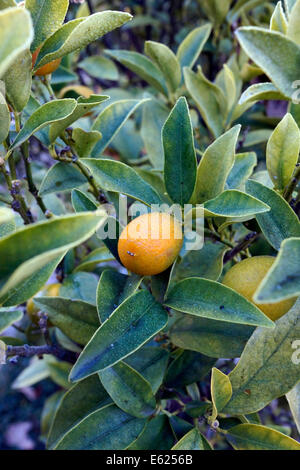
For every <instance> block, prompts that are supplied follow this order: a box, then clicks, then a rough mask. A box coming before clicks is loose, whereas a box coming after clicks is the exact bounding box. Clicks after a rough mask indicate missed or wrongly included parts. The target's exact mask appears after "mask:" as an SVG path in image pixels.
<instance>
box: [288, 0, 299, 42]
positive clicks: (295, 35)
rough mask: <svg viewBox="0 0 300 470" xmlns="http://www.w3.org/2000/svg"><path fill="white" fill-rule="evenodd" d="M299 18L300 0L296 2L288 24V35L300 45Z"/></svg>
mask: <svg viewBox="0 0 300 470" xmlns="http://www.w3.org/2000/svg"><path fill="white" fill-rule="evenodd" d="M299 19H300V2H299V0H298V1H297V0H296V1H295V2H294V5H293V8H292V9H291V12H290V15H289V22H288V26H287V37H288V38H290V39H291V40H292V41H294V42H296V43H297V44H298V45H300V33H299Z"/></svg>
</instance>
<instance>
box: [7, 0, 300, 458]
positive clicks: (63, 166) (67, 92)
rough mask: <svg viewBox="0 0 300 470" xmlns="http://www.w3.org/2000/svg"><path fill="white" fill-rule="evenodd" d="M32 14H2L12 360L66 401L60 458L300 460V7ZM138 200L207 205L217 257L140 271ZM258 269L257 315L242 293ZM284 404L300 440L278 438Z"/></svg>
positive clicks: (52, 421)
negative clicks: (128, 262) (136, 256)
mask: <svg viewBox="0 0 300 470" xmlns="http://www.w3.org/2000/svg"><path fill="white" fill-rule="evenodd" d="M23 3H25V4H22V5H18V4H17V3H16V2H15V1H13V0H11V1H9V0H5V1H1V0H0V43H1V46H0V332H1V336H0V358H1V363H5V361H6V362H8V361H9V360H10V358H11V356H20V357H22V356H25V357H31V358H32V359H31V361H30V364H29V366H27V367H26V368H24V370H23V371H22V373H21V374H20V375H19V376H18V377H17V379H16V380H15V382H14V383H13V385H12V386H13V388H15V389H18V388H22V387H25V386H29V385H34V384H36V383H37V382H39V381H41V380H43V379H45V378H50V379H51V380H52V381H53V382H54V383H55V384H56V385H57V392H56V393H55V394H54V395H52V396H51V397H49V398H48V399H47V401H46V402H45V406H44V411H43V415H42V421H41V430H42V438H43V440H44V442H45V444H46V447H47V448H48V449H68V450H70V449H130V450H146V449H155V450H168V449H174V450H208V449H220V448H221V449H222V448H227V449H228V448H230V449H247V450H248V449H252V450H259V449H280V450H300V444H299V442H298V441H297V439H298V440H299V435H297V431H296V430H297V428H298V430H299V426H300V422H299V409H300V394H299V381H300V363H299V362H300V360H299V356H300V355H299V348H300V301H299V300H297V297H298V296H299V295H300V221H299V217H300V167H299V163H298V161H299V150H300V130H299V125H300V111H299V109H300V108H299V106H300V105H299V104H298V98H299V93H298V88H299V86H300V82H299V80H300V35H299V31H300V0H295V1H291V0H286V1H278V3H276V2H263V1H255V2H253V0H248V1H247V0H246V1H245V0H243V1H241V0H239V1H230V0H226V1H225V0H213V1H198V2H197V1H193V2H187V3H189V5H188V6H186V5H185V6H181V7H178V8H179V9H181V10H180V11H178V9H177V7H172V3H176V2H165V3H170V10H169V11H168V15H169V16H168V15H166V14H160V13H161V11H160V10H161V3H160V2H159V1H157V2H140V3H143V4H145V5H146V6H147V9H146V8H145V9H144V10H143V9H142V10H141V8H140V7H137V6H136V4H135V3H136V2H130V4H132V11H131V12H132V13H133V15H131V14H130V13H129V12H128V11H121V9H120V10H118V5H119V2H114V4H115V5H114V9H112V10H110V9H108V8H107V9H105V8H104V7H103V4H105V3H108V2H100V1H99V2H97V1H95V2H89V3H93V5H92V7H93V11H90V10H89V6H88V4H87V3H85V2H84V3H81V4H80V5H79V4H75V3H70V5H69V1H68V0H64V1H62V0H60V1H57V0H49V1H47V2H43V1H40V0H26V1H25V2H23ZM46 3H47V5H46ZM109 3H111V2H109ZM112 3H113V2H112ZM182 3H185V2H182ZM117 4H118V5H117ZM148 4H149V5H148ZM150 4H151V5H150ZM154 4H155V5H154ZM266 4H267V5H266ZM104 6H105V5H104ZM155 7H156V10H155ZM153 8H154V9H153ZM178 18H180V21H181V22H182V23H181V29H180V28H179V30H177V29H176V28H178ZM180 21H179V23H180ZM168 22H169V23H168ZM166 24H167V25H170V24H172V25H173V28H175V29H174V30H173V33H174V34H171V33H170V28H166ZM176 25H177V26H176ZM164 28H166V35H165V37H164V35H160V34H159V32H160V30H163V29H164ZM16 31H17V34H16ZM162 38H163V39H162ZM32 54H33V55H34V60H32ZM53 61H55V62H53ZM51 64H52V65H51ZM53 64H54V65H53ZM42 67H43V69H42ZM44 67H45V68H44ZM41 70H43V71H44V73H41ZM49 72H50V73H49ZM51 72H52V74H51ZM274 100H276V101H274ZM274 103H277V107H278V106H279V109H280V113H277V114H276V113H275V114H274V113H273V114H272V112H271V111H270V109H271V107H272V105H274ZM278 103H279V104H278ZM125 196H126V197H127V199H126V201H127V204H128V207H131V206H132V205H133V204H135V203H137V202H138V203H140V204H141V205H142V207H143V208H144V210H146V211H147V210H149V209H150V207H151V205H153V204H163V203H165V204H168V205H172V204H173V203H176V204H177V205H179V207H180V210H181V211H184V210H185V208H186V205H187V204H188V205H189V206H188V208H189V209H188V210H189V216H190V219H191V221H192V224H191V226H190V232H191V230H192V228H193V227H194V226H195V224H196V221H197V220H198V219H199V218H201V217H202V218H204V227H203V247H202V248H201V249H196V250H195V249H194V250H192V251H191V250H190V249H189V248H188V242H189V235H190V232H187V233H186V232H185V237H186V238H185V240H184V242H183V247H182V249H181V252H180V254H179V256H178V258H177V259H176V260H175V262H174V264H173V265H172V266H171V267H170V268H169V269H167V270H166V271H165V272H163V273H160V274H158V275H155V276H141V275H136V274H134V273H131V272H128V271H127V270H126V269H125V267H124V266H122V265H121V263H120V259H119V255H118V249H117V244H118V238H119V236H120V233H121V231H122V229H123V226H124V221H123V219H122V214H121V209H120V206H119V200H121V201H122V200H124V197H125ZM107 204H109V208H108V205H107ZM112 207H113V208H114V210H112ZM132 217H134V214H132V215H131V218H132ZM111 226H113V227H114V231H115V232H114V236H110V237H108V238H105V237H103V236H102V235H103V233H105V231H107V230H108V228H109V227H111ZM109 233H110V235H111V231H110V232H109ZM257 255H269V256H273V257H274V259H275V262H274V263H273V264H272V268H271V269H270V270H269V271H268V272H267V274H266V276H265V277H264V279H263V281H262V282H261V283H260V285H258V288H257V290H256V292H255V294H254V297H253V298H251V299H250V300H249V299H246V298H245V297H244V296H243V295H242V294H241V293H238V292H236V291H235V290H233V289H231V288H229V287H227V286H225V285H223V284H222V279H223V276H224V274H225V273H226V272H227V271H228V269H229V268H230V267H231V266H233V265H235V264H236V263H239V262H240V261H241V260H242V259H244V258H247V257H251V256H257ZM153 263H155V257H154V259H153ZM53 282H56V283H59V284H60V286H59V293H58V295H56V296H51V295H48V294H47V292H46V291H45V290H43V288H44V286H45V284H47V283H53ZM245 282H247V280H246V279H245ZM32 298H33V300H32ZM291 299H293V301H292V302H291ZM29 300H30V302H28V301H29ZM281 301H289V302H291V304H293V307H292V308H291V309H290V310H289V311H288V312H287V313H286V314H285V315H283V316H282V317H281V318H280V319H279V320H277V321H276V322H273V321H272V320H270V318H268V316H267V315H265V314H264V313H263V305H264V304H268V305H270V304H271V305H274V306H275V305H276V303H278V302H281ZM26 302H27V303H26ZM254 302H256V303H258V304H259V305H261V309H260V308H259V307H258V306H257V305H255V303H254ZM289 305H290V304H289ZM274 308H275V307H274ZM15 323H18V325H21V327H20V331H21V332H23V333H19V334H18V337H17V338H15V337H14V338H12V337H9V336H8V335H7V334H6V330H7V328H8V327H10V326H11V325H13V324H15ZM297 348H298V352H297ZM37 357H39V359H38V358H37ZM4 367H5V366H4ZM297 384H298V385H297ZM285 395H286V396H287V401H284V400H285V398H284V397H285ZM278 398H281V402H283V401H284V403H285V406H286V407H288V406H289V407H290V410H291V413H292V414H291V416H293V418H292V417H291V419H294V421H295V425H294V426H292V427H291V429H292V436H291V435H288V434H289V433H288V432H287V430H286V428H282V427H280V426H276V423H274V422H271V421H270V422H267V423H264V424H262V423H261V421H260V412H263V410H264V409H265V408H266V407H268V405H269V404H270V403H271V401H272V400H275V399H278ZM290 434H291V433H290Z"/></svg>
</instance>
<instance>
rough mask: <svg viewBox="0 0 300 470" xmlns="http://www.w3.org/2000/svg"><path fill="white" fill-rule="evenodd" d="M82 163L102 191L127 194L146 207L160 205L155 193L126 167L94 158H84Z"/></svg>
mask: <svg viewBox="0 0 300 470" xmlns="http://www.w3.org/2000/svg"><path fill="white" fill-rule="evenodd" d="M82 162H83V163H84V164H85V165H86V166H87V167H88V168H89V170H90V171H91V172H92V175H93V176H94V178H95V181H96V182H97V183H98V184H99V186H100V187H101V188H102V189H104V191H112V192H114V193H123V194H127V196H131V197H133V198H134V199H137V200H138V201H141V202H145V203H146V204H147V205H151V204H161V199H160V197H159V195H158V194H157V192H156V191H155V190H154V189H153V188H152V187H151V186H150V185H149V184H148V183H146V182H145V181H144V180H143V179H142V178H141V177H140V176H139V175H138V174H137V173H136V171H135V170H133V169H132V168H131V167H129V166H128V165H125V164H124V163H121V162H117V161H114V160H105V159H103V160H102V159H96V158H84V159H82Z"/></svg>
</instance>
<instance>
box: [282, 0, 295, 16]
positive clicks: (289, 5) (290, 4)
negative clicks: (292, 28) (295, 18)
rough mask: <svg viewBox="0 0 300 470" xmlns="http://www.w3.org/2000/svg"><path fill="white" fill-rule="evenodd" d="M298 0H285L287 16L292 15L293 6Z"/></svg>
mask: <svg viewBox="0 0 300 470" xmlns="http://www.w3.org/2000/svg"><path fill="white" fill-rule="evenodd" d="M296 2H297V0H284V6H285V12H286V15H287V17H288V18H289V17H290V14H291V11H292V9H293V6H294V5H295V4H296Z"/></svg>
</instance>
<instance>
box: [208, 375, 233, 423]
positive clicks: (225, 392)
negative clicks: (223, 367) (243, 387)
mask: <svg viewBox="0 0 300 470" xmlns="http://www.w3.org/2000/svg"><path fill="white" fill-rule="evenodd" d="M231 395H232V386H231V383H230V380H229V378H228V375H226V374H223V372H221V371H220V370H219V369H216V367H213V369H212V373H211V398H212V402H213V412H212V416H211V421H212V422H214V421H215V419H216V418H217V416H218V414H219V413H220V412H221V411H222V410H223V408H224V407H225V405H227V403H228V402H229V400H230V398H231Z"/></svg>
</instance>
